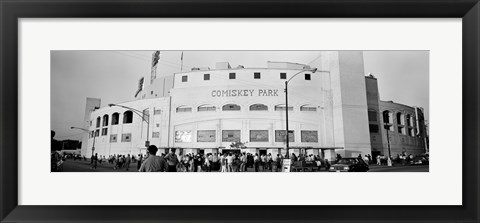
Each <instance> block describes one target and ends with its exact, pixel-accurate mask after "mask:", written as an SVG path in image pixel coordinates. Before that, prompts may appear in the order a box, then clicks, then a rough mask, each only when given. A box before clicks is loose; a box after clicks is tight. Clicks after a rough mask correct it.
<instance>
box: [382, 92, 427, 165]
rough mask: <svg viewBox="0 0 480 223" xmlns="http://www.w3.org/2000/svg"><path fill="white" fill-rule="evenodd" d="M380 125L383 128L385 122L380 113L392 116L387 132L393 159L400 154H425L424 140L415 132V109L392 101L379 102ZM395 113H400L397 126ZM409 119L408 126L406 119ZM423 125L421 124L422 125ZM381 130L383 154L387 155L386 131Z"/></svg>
mask: <svg viewBox="0 0 480 223" xmlns="http://www.w3.org/2000/svg"><path fill="white" fill-rule="evenodd" d="M379 105H380V111H379V115H380V125H381V126H384V124H385V122H384V120H383V118H382V113H383V112H384V111H389V112H391V113H392V114H393V123H392V125H391V128H390V129H391V131H388V135H389V142H390V150H391V155H392V156H393V157H395V156H396V155H397V154H401V153H402V152H404V153H406V154H407V155H408V154H414V155H415V154H422V153H425V144H424V143H425V141H424V140H425V139H424V138H423V137H422V136H421V135H418V130H417V117H416V114H415V108H414V107H410V106H406V105H403V104H398V103H394V102H392V101H380V102H379ZM397 113H401V114H402V116H400V118H401V119H403V120H400V123H404V124H403V125H402V124H398V122H399V119H398V117H397ZM408 116H410V117H411V121H410V124H408V121H407V117H408ZM422 124H423V123H422ZM399 127H401V128H403V129H405V131H404V132H399ZM381 130H382V143H383V154H384V155H388V141H387V130H386V129H384V128H381Z"/></svg>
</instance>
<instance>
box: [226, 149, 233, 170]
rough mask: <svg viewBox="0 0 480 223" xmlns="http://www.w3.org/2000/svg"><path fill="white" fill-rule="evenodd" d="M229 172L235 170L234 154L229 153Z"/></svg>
mask: <svg viewBox="0 0 480 223" xmlns="http://www.w3.org/2000/svg"><path fill="white" fill-rule="evenodd" d="M227 172H233V156H232V153H229V154H228V156H227Z"/></svg>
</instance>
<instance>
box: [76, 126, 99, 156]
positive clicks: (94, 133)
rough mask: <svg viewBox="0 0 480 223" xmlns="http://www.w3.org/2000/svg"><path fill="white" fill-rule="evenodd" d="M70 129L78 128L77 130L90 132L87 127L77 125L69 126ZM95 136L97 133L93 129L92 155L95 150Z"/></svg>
mask: <svg viewBox="0 0 480 223" xmlns="http://www.w3.org/2000/svg"><path fill="white" fill-rule="evenodd" d="M70 129H79V130H82V131H84V132H86V133H88V134H90V131H89V130H88V129H84V128H79V127H75V126H72V127H70ZM96 137H97V134H96V132H95V131H94V132H93V145H92V156H93V154H94V152H95V138H96Z"/></svg>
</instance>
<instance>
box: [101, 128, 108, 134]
mask: <svg viewBox="0 0 480 223" xmlns="http://www.w3.org/2000/svg"><path fill="white" fill-rule="evenodd" d="M107 131H108V129H107V128H103V129H102V136H105V135H107Z"/></svg>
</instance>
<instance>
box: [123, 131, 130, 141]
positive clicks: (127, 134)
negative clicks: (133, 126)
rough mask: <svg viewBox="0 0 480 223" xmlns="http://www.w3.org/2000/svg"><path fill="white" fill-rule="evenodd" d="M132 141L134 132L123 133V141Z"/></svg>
mask: <svg viewBox="0 0 480 223" xmlns="http://www.w3.org/2000/svg"><path fill="white" fill-rule="evenodd" d="M131 141H132V133H125V134H122V142H131Z"/></svg>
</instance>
